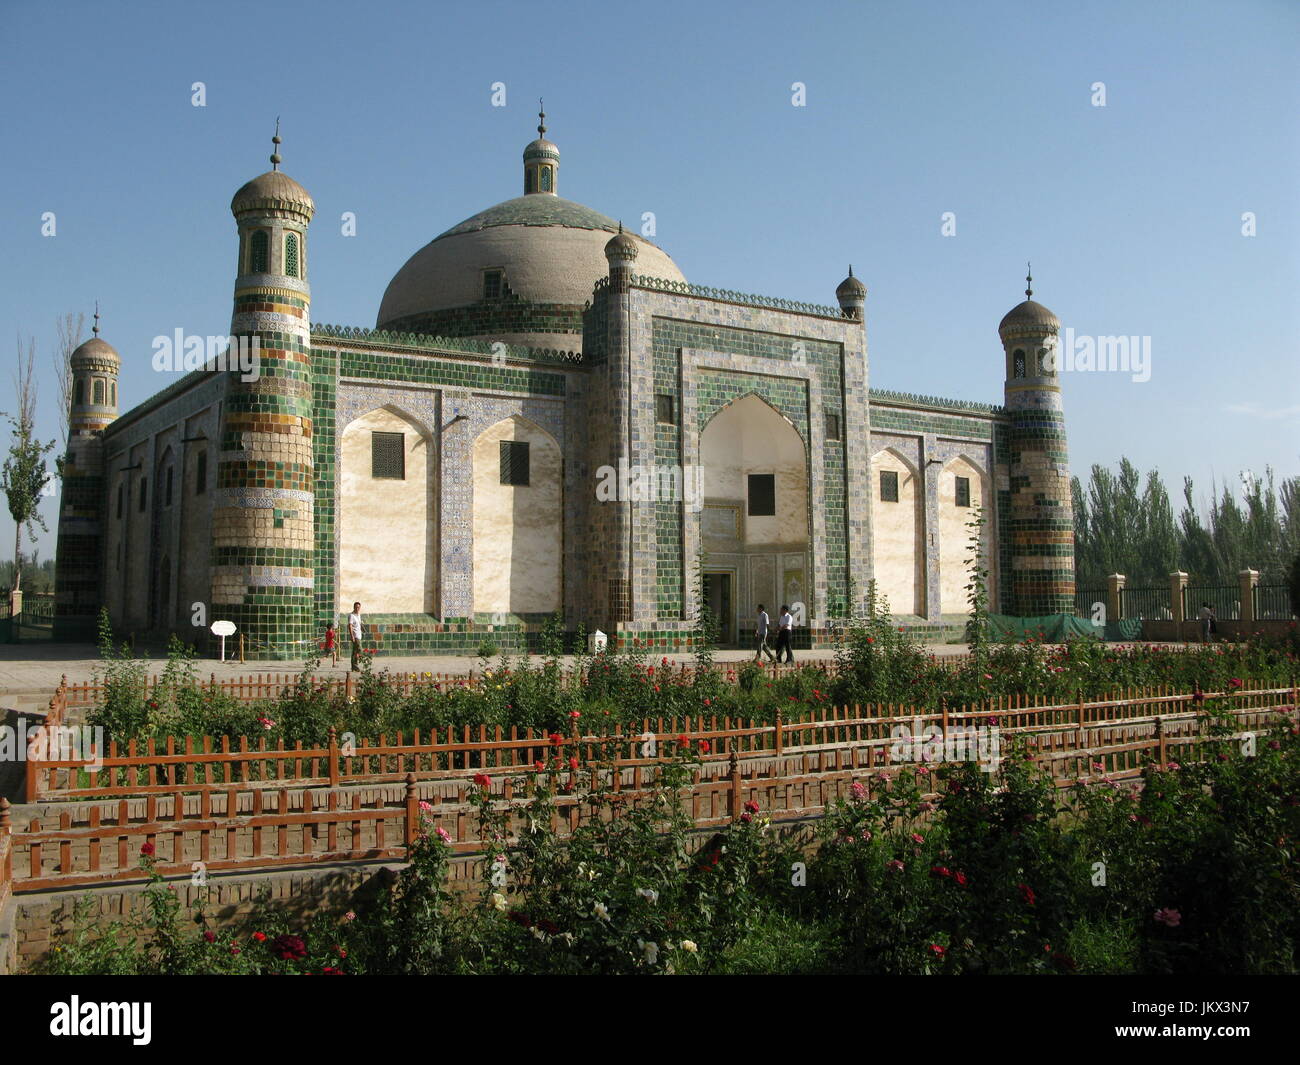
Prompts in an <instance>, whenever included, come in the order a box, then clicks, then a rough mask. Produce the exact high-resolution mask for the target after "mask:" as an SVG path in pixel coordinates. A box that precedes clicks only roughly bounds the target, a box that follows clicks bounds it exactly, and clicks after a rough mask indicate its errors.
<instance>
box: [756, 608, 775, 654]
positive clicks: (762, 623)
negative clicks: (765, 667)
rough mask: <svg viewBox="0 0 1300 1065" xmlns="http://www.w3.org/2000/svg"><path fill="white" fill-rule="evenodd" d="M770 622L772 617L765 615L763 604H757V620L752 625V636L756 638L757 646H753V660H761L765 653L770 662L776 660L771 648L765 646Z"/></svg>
mask: <svg viewBox="0 0 1300 1065" xmlns="http://www.w3.org/2000/svg"><path fill="white" fill-rule="evenodd" d="M771 624H772V619H771V618H769V617H768V616H767V611H766V610H764V609H763V604H762V603H759V604H758V622H757V624H756V625H755V626H754V638H755V640H757V646H756V647H755V648H754V661H755V662H761V661H763V656H764V655H767V657H768V660H769V661H771V662H775V661H776V656H775V655H773V654H772V648H770V647H768V646H767V630H768V627H769V626H770V625H771Z"/></svg>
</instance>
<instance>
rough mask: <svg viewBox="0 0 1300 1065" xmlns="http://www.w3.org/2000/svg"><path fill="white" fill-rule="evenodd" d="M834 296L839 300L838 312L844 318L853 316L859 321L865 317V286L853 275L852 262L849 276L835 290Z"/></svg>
mask: <svg viewBox="0 0 1300 1065" xmlns="http://www.w3.org/2000/svg"><path fill="white" fill-rule="evenodd" d="M835 298H836V300H838V301H839V305H840V313H841V314H842V315H844V317H845V318H854V319H856V320H857V321H859V322H860V321H862V320H863V319H864V318H865V317H866V310H867V286H866V285H864V284H863V283H862V282H861V281H859V280H858V279H857V278H856V277H854V276H853V264H852V263H850V264H849V276H848V277H846V278H845V279H844V280H843V281H841V282H840V284H839V287H838V288H837V289H836V290H835Z"/></svg>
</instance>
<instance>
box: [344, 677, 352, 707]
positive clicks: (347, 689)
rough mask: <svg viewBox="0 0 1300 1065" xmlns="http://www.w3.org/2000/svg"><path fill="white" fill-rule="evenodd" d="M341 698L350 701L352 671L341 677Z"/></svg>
mask: <svg viewBox="0 0 1300 1065" xmlns="http://www.w3.org/2000/svg"><path fill="white" fill-rule="evenodd" d="M343 696H344V698H345V699H346V700H347V701H348V702H351V701H352V671H351V670H348V671H347V673H346V674H344V677H343Z"/></svg>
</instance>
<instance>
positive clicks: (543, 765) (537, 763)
mask: <svg viewBox="0 0 1300 1065" xmlns="http://www.w3.org/2000/svg"><path fill="white" fill-rule="evenodd" d="M533 768H534V769H536V770H537V772H539V773H540V772H541V771H542V770H543V769H545V768H546V763H545V762H543V761H542V760H541V759H540V758H539V759H537V761H535V762H534V763H533Z"/></svg>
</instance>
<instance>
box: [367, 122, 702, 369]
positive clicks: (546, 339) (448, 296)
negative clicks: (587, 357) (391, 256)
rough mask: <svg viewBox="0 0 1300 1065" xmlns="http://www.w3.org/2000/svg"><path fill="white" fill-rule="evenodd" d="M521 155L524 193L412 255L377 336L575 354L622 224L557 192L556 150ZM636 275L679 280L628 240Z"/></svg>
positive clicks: (546, 146) (390, 294) (667, 262)
mask: <svg viewBox="0 0 1300 1065" xmlns="http://www.w3.org/2000/svg"><path fill="white" fill-rule="evenodd" d="M539 117H540V118H541V122H540V123H539V125H538V127H537V132H538V134H539V136H540V138H541V139H539V140H535V141H533V142H532V143H531V144H529V145H528V147H527V148H525V149H524V195H523V196H517V197H515V198H514V199H513V200H506V201H505V202H504V203H499V204H497V205H496V206H495V207H489V208H488V209H487V210H486V211H480V212H479V213H478V214H476V215H474V216H473V217H472V218H467V219H465V221H463V222H461V223H460V225H457V226H452V227H451V229H449V230H447V232H445V233H443V234H442V235H441V236H438V237H435V238H434V239H433V240H432V241H430V242H429V243H428V244H426V245H425V246H424V247H423V248H421V249H420V250H419V251H417V252H416V253H415V254H414V255H412V256H411V257H410V258H409V259H408V260H407V261H406V265H405V266H403V267H402V268H401V269H400V270H398V271H397V273H396V275H395V276H394V277H393V280H392V281H390V282H389V283H388V288H387V290H386V291H385V292H384V299H383V302H382V303H381V304H380V305H379V317H378V320H377V322H376V324H377V325H378V327H379V328H380V329H389V330H393V331H396V332H409V333H428V334H434V335H443V336H461V337H477V338H480V339H492V340H503V341H506V342H507V343H511V344H522V345H529V346H533V347H546V348H563V349H567V350H579V349H581V347H582V309H583V307H584V306H585V305H586V304H587V302H588V301H589V300H590V299H591V293H592V289H593V288H594V287H595V284H596V282H597V281H599V280H600V279H601V278H603V277H605V276H607V275H608V273H609V264H608V262H607V260H606V258H605V245H606V243H607V242H608V241H609V238H610V235H611V234H614V233H617V232H619V228H620V227H619V225H618V223H617V222H615V221H614V220H613V219H612V218H607V217H606V216H605V215H603V214H601V213H600V212H599V211H593V210H592V209H591V208H590V207H584V206H583V205H582V204H580V203H574V202H573V201H572V200H565V199H562V198H561V197H560V196H558V195H557V194H556V183H557V177H558V173H559V165H560V150H559V148H557V147H556V146H555V145H554V144H553V143H552V142H550V141H548V140H546V139H545V137H546V116H545V115H544V114H543V115H540V116H539ZM632 239H633V240H635V241H636V246H637V249H638V252H639V254H638V255H637V257H636V272H637V273H638V274H645V275H647V276H649V277H658V278H663V279H665V280H668V281H679V282H684V281H685V280H686V278H685V277H683V276H682V272H681V271H680V270H678V269H677V264H676V263H674V262H673V261H672V259H670V258H669V257H668V255H667V254H666V253H665V252H664V251H663V250H662V249H661V248H659V247H657V246H656V245H654V244H652V243H650V241H648V240H645V239H644V238H642V237H638V236H636V235H635V234H633V235H632Z"/></svg>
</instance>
